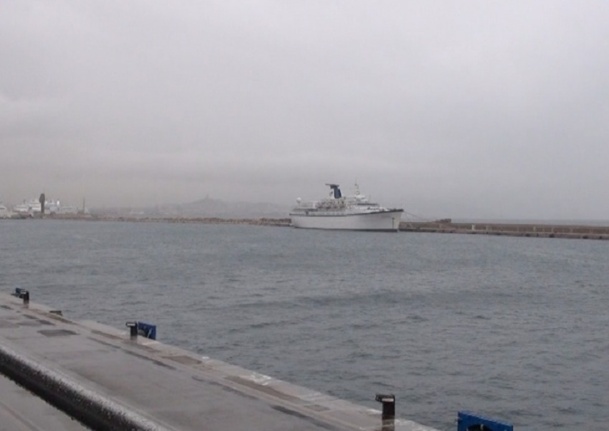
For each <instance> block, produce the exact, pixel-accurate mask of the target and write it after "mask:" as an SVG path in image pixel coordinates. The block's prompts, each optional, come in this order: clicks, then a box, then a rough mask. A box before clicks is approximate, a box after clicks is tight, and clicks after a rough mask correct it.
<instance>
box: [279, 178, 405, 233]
mask: <svg viewBox="0 0 609 431" xmlns="http://www.w3.org/2000/svg"><path fill="white" fill-rule="evenodd" d="M326 185H327V186H329V187H330V196H329V197H328V198H326V199H322V200H319V201H311V202H303V201H302V200H301V199H300V198H298V199H297V200H296V207H294V209H293V210H292V211H291V212H290V219H291V224H292V226H294V227H296V228H303V229H333V230H366V231H388V232H397V231H398V230H399V228H400V220H401V217H402V213H403V212H404V210H403V209H401V208H385V207H382V206H380V205H379V204H377V203H374V202H370V201H369V200H368V198H367V197H366V196H365V195H362V194H361V193H360V192H359V187H358V186H357V184H356V185H355V193H354V194H353V195H350V196H343V194H342V192H341V190H340V186H339V185H338V184H326Z"/></svg>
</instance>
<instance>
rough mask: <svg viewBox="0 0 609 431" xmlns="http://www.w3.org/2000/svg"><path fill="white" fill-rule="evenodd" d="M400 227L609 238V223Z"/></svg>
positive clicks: (405, 228) (419, 224)
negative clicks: (599, 224)
mask: <svg viewBox="0 0 609 431" xmlns="http://www.w3.org/2000/svg"><path fill="white" fill-rule="evenodd" d="M400 231H402V232H430V233H460V234H470V235H503V236H522V237H536V238H573V239H601V240H603V239H609V226H584V225H560V224H528V223H514V224H512V223H452V222H443V221H434V222H401V223H400Z"/></svg>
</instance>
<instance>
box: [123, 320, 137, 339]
mask: <svg viewBox="0 0 609 431" xmlns="http://www.w3.org/2000/svg"><path fill="white" fill-rule="evenodd" d="M125 326H128V327H129V335H130V336H131V338H135V337H137V322H127V323H125Z"/></svg>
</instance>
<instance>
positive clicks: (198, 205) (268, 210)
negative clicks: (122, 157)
mask: <svg viewBox="0 0 609 431" xmlns="http://www.w3.org/2000/svg"><path fill="white" fill-rule="evenodd" d="M289 210H290V209H289V208H288V207H282V206H279V205H274V204H270V203H265V202H257V203H252V202H226V201H222V200H219V199H212V198H205V199H200V200H197V201H194V202H188V203H183V204H168V205H159V206H155V207H140V208H98V209H93V210H91V212H92V213H94V214H96V215H113V216H121V215H124V216H127V215H129V216H141V217H219V218H286V217H288V213H289Z"/></svg>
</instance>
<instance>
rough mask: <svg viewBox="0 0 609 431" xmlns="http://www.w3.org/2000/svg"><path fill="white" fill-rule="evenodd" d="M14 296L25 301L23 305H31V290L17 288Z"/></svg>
mask: <svg viewBox="0 0 609 431" xmlns="http://www.w3.org/2000/svg"><path fill="white" fill-rule="evenodd" d="M14 295H15V296H16V297H17V298H21V299H23V303H24V304H29V303H30V292H29V290H25V289H22V288H20V287H16V288H15V293H14Z"/></svg>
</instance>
